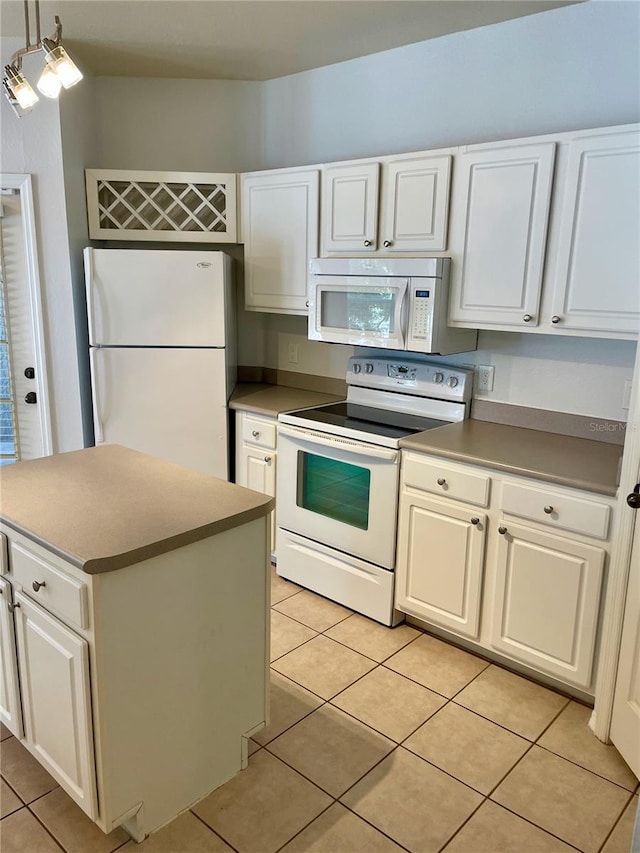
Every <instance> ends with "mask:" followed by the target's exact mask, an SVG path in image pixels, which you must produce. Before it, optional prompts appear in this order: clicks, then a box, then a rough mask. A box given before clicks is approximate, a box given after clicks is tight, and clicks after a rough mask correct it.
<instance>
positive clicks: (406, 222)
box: [380, 155, 451, 252]
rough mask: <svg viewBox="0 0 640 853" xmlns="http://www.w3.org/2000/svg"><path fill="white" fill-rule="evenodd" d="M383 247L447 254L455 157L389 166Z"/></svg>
mask: <svg viewBox="0 0 640 853" xmlns="http://www.w3.org/2000/svg"><path fill="white" fill-rule="evenodd" d="M382 169H383V172H382V173H383V185H382V215H381V217H380V232H381V233H380V239H381V243H382V245H381V246H380V248H381V249H382V250H386V251H389V252H403V251H404V252H443V251H444V250H445V249H446V248H447V218H448V212H449V176H450V174H451V156H449V155H446V156H443V157H419V158H416V159H413V160H397V161H393V160H392V161H391V162H389V163H385V164H384V165H383V167H382Z"/></svg>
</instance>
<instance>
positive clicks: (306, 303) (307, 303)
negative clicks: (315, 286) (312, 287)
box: [304, 299, 309, 308]
mask: <svg viewBox="0 0 640 853" xmlns="http://www.w3.org/2000/svg"><path fill="white" fill-rule="evenodd" d="M304 304H305V305H306V307H307V308H308V307H309V300H308V299H307V301H306V302H305V303H304Z"/></svg>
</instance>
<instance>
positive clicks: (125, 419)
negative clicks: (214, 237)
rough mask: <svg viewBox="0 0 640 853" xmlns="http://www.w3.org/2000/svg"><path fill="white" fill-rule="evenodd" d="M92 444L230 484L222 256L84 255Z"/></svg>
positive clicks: (227, 300)
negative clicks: (127, 451) (138, 454)
mask: <svg viewBox="0 0 640 853" xmlns="http://www.w3.org/2000/svg"><path fill="white" fill-rule="evenodd" d="M84 262H85V279H86V289H87V310H88V318H89V343H90V350H89V357H90V366H91V387H92V396H93V416H94V426H95V440H96V444H102V443H106V444H123V445H125V446H126V447H131V448H133V449H134V450H140V451H143V452H144V453H150V454H152V455H153V456H159V457H160V458H162V459H166V460H167V461H169V462H175V463H177V464H179V465H184V466H186V467H188V468H194V469H196V470H198V471H201V472H203V473H205V474H211V475H213V476H215V477H220V478H221V479H225V480H226V479H228V476H229V436H228V412H227V401H228V399H229V396H230V394H231V391H232V390H233V387H234V385H235V381H236V356H235V334H234V330H235V325H234V312H233V306H234V299H233V294H232V290H231V261H230V258H229V257H228V256H227V255H225V254H224V253H222V252H206V251H202V252H201V251H180V250H177V251H176V250H173V251H171V250H164V249H162V250H148V249H142V250H140V249H91V248H86V249H85V250H84Z"/></svg>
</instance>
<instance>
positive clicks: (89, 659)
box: [0, 445, 273, 841]
mask: <svg viewBox="0 0 640 853" xmlns="http://www.w3.org/2000/svg"><path fill="white" fill-rule="evenodd" d="M0 485H1V504H0V531H1V535H2V567H1V574H2V576H1V577H0V592H1V594H0V616H1V630H2V681H3V684H2V687H3V690H2V707H1V708H0V719H2V722H3V723H5V725H6V726H7V727H8V728H9V729H10V730H11V731H12V732H13V734H14V735H15V736H16V738H18V739H19V740H20V741H21V742H22V743H23V745H24V746H25V747H26V748H27V749H28V750H29V751H30V752H31V754H32V755H33V756H34V757H35V758H36V759H37V760H38V761H40V763H41V764H42V765H43V766H44V767H45V768H46V769H47V770H48V771H49V773H51V775H52V776H53V777H54V778H55V779H56V781H57V782H58V783H59V784H60V785H61V787H62V788H64V790H65V791H66V792H67V793H68V794H69V796H71V797H72V798H73V799H74V800H75V802H76V803H78V805H79V806H80V807H81V808H82V809H83V810H84V811H85V812H86V813H87V815H88V816H89V817H90V818H91V819H92V820H94V821H95V822H96V823H97V824H98V826H100V828H101V829H102V830H103V831H104V832H107V833H108V832H110V831H111V830H112V829H113V828H115V827H116V826H120V825H122V826H124V828H125V829H126V830H127V831H128V832H129V833H130V834H131V835H132V837H133V838H135V839H136V840H138V841H140V840H142V839H143V838H144V837H145V836H146V835H147V834H148V833H150V832H152V831H154V830H156V829H158V828H159V827H161V826H163V825H164V824H165V823H168V822H169V821H170V820H172V819H173V818H174V817H175V816H176V815H177V814H179V813H180V812H181V811H183V810H185V809H187V808H188V807H189V806H190V805H192V804H193V803H194V802H196V801H198V800H200V799H201V798H202V797H204V796H206V795H207V794H208V793H209V792H210V791H212V790H213V789H215V788H217V787H218V786H219V785H221V784H222V783H223V782H225V781H227V780H228V779H230V778H231V777H232V776H234V775H235V774H236V773H237V772H238V771H239V770H240V769H241V768H242V767H244V766H245V765H246V762H247V737H248V736H249V735H250V734H252V733H253V732H254V731H257V730H259V729H260V728H262V727H263V726H264V725H265V723H266V719H267V687H268V678H267V672H268V658H269V654H268V620H267V607H268V600H269V596H268V587H269V573H268V560H267V555H268V553H269V549H270V543H269V525H268V515H269V513H270V511H271V510H272V508H273V500H272V499H271V498H269V497H267V496H265V495H263V494H258V493H256V492H252V491H249V490H247V489H243V488H240V487H238V486H234V485H232V484H230V483H226V482H224V481H221V480H217V479H215V478H212V477H208V476H205V475H203V474H200V473H198V472H195V471H191V470H188V469H185V468H181V467H179V466H176V465H172V464H170V463H167V462H163V461H160V460H158V459H155V458H153V457H151V456H147V455H146V454H142V453H138V452H136V451H133V450H129V449H127V448H123V447H118V446H115V445H112V446H108V445H107V446H101V447H96V448H89V449H87V450H82V451H77V452H73V453H65V454H60V455H57V456H52V457H47V458H44V459H38V460H33V461H29V462H22V463H18V464H17V465H15V466H11V467H6V468H4V469H3V470H2V474H1V480H0Z"/></svg>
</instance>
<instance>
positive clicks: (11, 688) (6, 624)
mask: <svg viewBox="0 0 640 853" xmlns="http://www.w3.org/2000/svg"><path fill="white" fill-rule="evenodd" d="M11 606H12V604H11V585H10V584H9V583H7V581H5V580H4V579H3V578H0V640H1V641H2V642H1V645H0V721H1V722H3V723H4V724H5V726H6V727H7V728H8V729H9V731H10V732H12V733H13V734H14V735H15V736H16V737H17V738H21V737H22V712H21V709H20V688H19V685H18V660H17V657H16V636H15V630H14V624H13V614H12V613H11V610H10V608H11Z"/></svg>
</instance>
